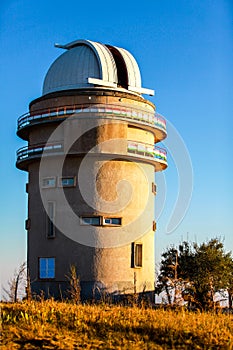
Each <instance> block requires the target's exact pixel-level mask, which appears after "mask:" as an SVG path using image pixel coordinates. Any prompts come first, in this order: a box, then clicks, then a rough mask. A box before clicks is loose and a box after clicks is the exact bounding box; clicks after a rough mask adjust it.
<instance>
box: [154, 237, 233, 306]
mask: <svg viewBox="0 0 233 350" xmlns="http://www.w3.org/2000/svg"><path fill="white" fill-rule="evenodd" d="M226 290H227V291H228V293H229V307H231V306H232V295H233V260H232V257H231V253H225V252H224V246H223V243H222V242H220V241H219V240H218V239H217V238H214V239H211V240H210V241H208V242H205V243H202V244H200V245H198V244H197V243H192V244H191V243H189V242H183V243H182V244H180V245H179V246H178V248H175V247H171V248H168V249H167V250H166V251H165V252H164V253H163V254H162V261H161V265H160V274H159V276H158V281H157V286H156V293H160V292H162V291H165V292H166V295H167V299H168V303H169V304H175V303H176V304H177V303H178V301H179V300H181V299H182V300H185V301H188V302H189V304H191V303H195V304H196V305H198V306H199V307H201V308H208V307H212V306H213V305H214V295H215V293H217V292H219V293H221V292H223V291H226Z"/></svg>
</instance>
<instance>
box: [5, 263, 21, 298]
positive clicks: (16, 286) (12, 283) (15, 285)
mask: <svg viewBox="0 0 233 350" xmlns="http://www.w3.org/2000/svg"><path fill="white" fill-rule="evenodd" d="M25 284H26V262H23V263H22V264H21V265H20V266H19V268H18V270H16V271H15V272H14V276H13V277H12V279H10V280H9V281H8V287H7V288H5V287H3V291H4V292H5V294H6V299H8V300H9V301H11V302H14V303H16V302H17V301H18V300H19V293H21V297H23V294H24V291H25Z"/></svg>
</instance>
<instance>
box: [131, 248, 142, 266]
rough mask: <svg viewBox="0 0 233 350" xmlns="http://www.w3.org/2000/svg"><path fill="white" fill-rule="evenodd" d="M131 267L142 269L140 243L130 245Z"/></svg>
mask: <svg viewBox="0 0 233 350" xmlns="http://www.w3.org/2000/svg"><path fill="white" fill-rule="evenodd" d="M131 263H132V265H131V266H132V267H142V243H132V260H131Z"/></svg>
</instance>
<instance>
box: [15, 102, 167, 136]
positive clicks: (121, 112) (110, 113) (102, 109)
mask: <svg viewBox="0 0 233 350" xmlns="http://www.w3.org/2000/svg"><path fill="white" fill-rule="evenodd" d="M74 114H75V115H76V116H77V117H87V118H101V119H117V120H124V121H127V122H128V123H130V124H134V125H136V126H140V127H142V128H148V129H149V130H151V131H152V132H153V133H155V134H156V142H159V141H161V140H163V139H164V138H165V137H166V136H167V132H166V121H165V119H164V118H163V117H162V116H161V115H160V114H158V113H155V114H154V113H150V112H146V111H145V110H140V109H135V108H127V107H118V106H114V105H108V106H106V105H100V104H99V105H93V106H90V105H89V106H76V105H74V106H65V107H64V106H62V107H58V108H56V109H46V110H41V111H39V112H37V113H35V112H34V113H30V112H28V113H26V114H23V115H22V116H21V117H19V119H18V128H17V135H18V136H19V137H21V138H22V139H24V140H27V139H28V129H29V127H31V126H33V125H36V124H41V123H48V122H59V121H62V120H64V119H65V118H67V117H69V116H71V115H74Z"/></svg>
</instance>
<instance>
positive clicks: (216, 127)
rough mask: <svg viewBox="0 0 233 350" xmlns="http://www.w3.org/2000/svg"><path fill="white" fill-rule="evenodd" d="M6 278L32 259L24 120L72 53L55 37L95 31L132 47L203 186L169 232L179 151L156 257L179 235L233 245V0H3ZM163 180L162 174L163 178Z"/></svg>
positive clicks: (0, 68) (2, 254)
mask: <svg viewBox="0 0 233 350" xmlns="http://www.w3.org/2000/svg"><path fill="white" fill-rule="evenodd" d="M0 26H1V27H0V45H1V50H0V56H1V65H0V73H1V74H0V76H1V80H0V83H1V95H0V96H1V120H2V124H1V138H0V140H1V158H0V159H1V251H0V259H1V261H0V263H1V283H3V284H6V281H7V280H8V279H9V278H10V277H11V275H12V274H13V271H14V268H15V267H17V266H18V265H19V263H21V262H22V261H24V260H25V259H26V232H25V230H24V220H25V218H26V217H27V202H26V200H27V197H26V194H25V183H26V182H27V175H26V173H24V172H21V171H19V170H17V169H16V168H15V159H16V158H15V152H16V150H17V149H18V148H20V147H22V146H24V145H25V143H24V142H23V141H22V140H20V139H19V138H17V136H16V120H17V118H18V117H19V116H20V115H21V114H23V113H25V112H27V110H28V104H29V102H30V101H31V100H33V99H34V98H37V97H39V96H40V95H41V89H42V83H43V79H44V76H45V74H46V71H47V70H48V68H49V66H50V64H51V63H52V62H53V60H54V59H55V58H56V57H57V56H58V55H60V54H61V53H62V51H61V50H59V49H55V48H54V47H53V44H54V43H56V42H57V43H61V44H65V43H67V42H70V41H73V40H76V39H90V40H93V41H100V42H103V43H109V44H112V45H115V46H119V47H123V48H126V49H127V50H129V51H130V52H131V53H132V54H133V55H134V56H135V57H136V59H137V61H138V63H139V66H140V69H141V74H142V81H143V86H144V87H148V88H151V89H155V91H156V95H155V96H154V97H151V98H150V100H151V101H152V102H153V103H155V104H156V106H157V110H158V112H160V113H161V114H163V115H164V116H165V117H166V118H167V119H168V120H169V121H170V122H171V123H172V124H173V126H175V128H176V130H177V131H178V132H179V134H180V135H181V137H182V138H183V140H184V142H185V144H186V147H187V149H188V151H189V154H190V157H191V161H192V166H193V174H194V187H193V195H192V199H191V203H190V206H189V208H188V211H187V214H186V216H185V217H184V219H183V221H182V222H181V224H180V225H179V226H178V228H177V229H176V230H175V231H174V232H172V233H171V234H169V235H168V234H166V233H165V227H166V225H167V222H168V217H169V216H170V215H171V212H172V207H173V206H174V204H175V200H176V196H177V192H178V188H177V185H178V177H177V170H176V164H175V163H176V160H174V159H172V157H171V156H170V157H169V167H168V169H167V170H166V172H165V173H164V175H165V180H166V186H167V195H166V202H165V207H164V210H163V212H162V215H161V216H160V218H159V220H158V223H157V227H158V229H157V233H156V239H155V244H156V261H159V257H160V254H161V252H162V251H163V250H164V249H165V248H166V247H167V246H168V245H169V244H177V243H179V242H180V241H181V240H182V239H187V238H188V239H189V240H192V241H193V240H196V241H198V242H199V243H200V242H202V241H204V240H206V239H210V238H212V237H216V236H218V237H222V238H224V239H225V247H226V250H233V214H232V212H233V191H232V188H233V185H232V183H233V181H232V179H233V177H232V173H233V159H232V151H233V138H232V129H233V122H232V116H233V104H232V93H233V91H232V87H233V73H232V72H233V4H232V1H230V0H229V1H227V0H203V1H199V0H180V1H178V0H149V1H144V2H135V1H121V0H120V1H115V2H111V1H99V2H98V1H76V0H71V1H60V0H57V1H44V0H42V1H31V0H24V1H11V0H8V1H4V0H2V1H1V4H0ZM158 180H159V179H158Z"/></svg>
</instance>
